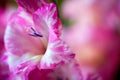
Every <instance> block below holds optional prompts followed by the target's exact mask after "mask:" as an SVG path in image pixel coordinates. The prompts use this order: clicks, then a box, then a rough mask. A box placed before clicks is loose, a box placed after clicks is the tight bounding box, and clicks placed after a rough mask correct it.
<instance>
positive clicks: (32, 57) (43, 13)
mask: <svg viewBox="0 0 120 80" xmlns="http://www.w3.org/2000/svg"><path fill="white" fill-rule="evenodd" d="M17 2H18V4H19V7H18V11H17V12H16V14H14V15H13V16H12V17H11V19H10V22H9V24H8V26H7V29H6V32H5V47H6V50H7V52H6V57H7V60H6V61H7V63H8V65H9V68H10V71H11V77H10V80H18V79H19V80H31V79H32V80H33V79H34V76H33V75H31V74H34V73H36V75H35V76H38V78H37V77H35V78H37V79H42V80H56V79H57V78H58V77H59V76H60V79H61V78H62V79H66V78H71V79H70V80H75V79H77V80H80V78H81V76H80V72H79V66H78V65H77V64H76V62H75V60H74V53H73V52H72V51H71V50H70V48H69V47H68V46H67V44H66V43H65V42H64V41H63V40H62V39H61V30H62V24H61V21H60V20H59V18H58V17H57V11H56V5H55V4H54V3H47V2H45V1H44V0H37V1H35V0H31V1H29V0H24V1H23V0H17ZM41 69H42V70H41ZM46 69H49V70H48V72H47V73H46V71H47V70H46ZM64 69H65V70H64ZM68 70H69V71H70V73H68ZM44 72H45V73H44ZM56 72H57V73H56ZM59 72H60V73H61V74H59ZM49 73H50V74H51V73H52V74H54V75H55V74H56V76H53V78H52V76H50V77H46V76H47V75H49ZM43 74H45V75H44V76H39V75H43ZM37 79H36V80H37Z"/></svg>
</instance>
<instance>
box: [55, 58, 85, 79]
mask: <svg viewBox="0 0 120 80" xmlns="http://www.w3.org/2000/svg"><path fill="white" fill-rule="evenodd" d="M54 71H55V75H56V76H57V77H58V78H60V79H61V80H83V79H82V75H81V71H80V67H79V65H78V64H77V63H76V61H75V60H72V61H70V62H68V63H65V64H59V65H57V67H56V68H55V69H54Z"/></svg>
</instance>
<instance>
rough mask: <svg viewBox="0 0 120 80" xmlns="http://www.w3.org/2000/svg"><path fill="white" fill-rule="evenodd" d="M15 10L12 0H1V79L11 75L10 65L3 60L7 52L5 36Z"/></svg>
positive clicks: (3, 79) (6, 78)
mask: <svg viewBox="0 0 120 80" xmlns="http://www.w3.org/2000/svg"><path fill="white" fill-rule="evenodd" d="M8 3H9V4H8ZM15 10H16V9H15V7H14V6H13V5H11V4H10V0H0V80H8V76H9V69H8V66H7V64H6V63H5V62H4V61H3V60H2V56H3V53H4V52H5V48H4V40H3V38H4V32H5V29H6V26H7V23H8V21H9V18H10V16H11V15H12V14H13V13H14V12H15Z"/></svg>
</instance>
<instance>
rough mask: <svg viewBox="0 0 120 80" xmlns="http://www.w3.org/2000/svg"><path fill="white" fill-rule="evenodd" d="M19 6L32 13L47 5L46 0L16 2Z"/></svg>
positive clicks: (21, 0) (20, 0) (19, 0)
mask: <svg viewBox="0 0 120 80" xmlns="http://www.w3.org/2000/svg"><path fill="white" fill-rule="evenodd" d="M16 2H17V3H18V4H19V6H21V7H23V8H24V9H25V10H26V11H27V12H30V13H33V12H34V11H36V10H37V9H38V8H39V7H41V6H42V5H45V4H47V3H48V2H49V1H48V0H16Z"/></svg>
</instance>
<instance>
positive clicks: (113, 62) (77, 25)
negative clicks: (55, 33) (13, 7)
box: [61, 0, 120, 80]
mask: <svg viewBox="0 0 120 80" xmlns="http://www.w3.org/2000/svg"><path fill="white" fill-rule="evenodd" d="M118 6H119V0H101V1H99V0H65V1H64V2H63V5H62V8H61V10H62V12H63V16H64V17H66V18H67V19H70V20H72V21H73V24H72V25H70V26H69V27H68V28H67V29H65V35H66V36H65V40H66V42H67V43H68V44H69V45H70V48H72V50H73V52H75V53H76V60H77V61H78V63H79V64H80V65H81V69H82V72H83V76H84V80H93V79H92V78H91V79H90V78H88V77H89V75H91V74H92V75H91V76H93V77H94V75H93V74H98V75H99V76H101V79H103V80H115V75H116V73H117V71H118V69H119V64H120V59H119V58H120V14H119V7H118ZM101 79H100V80H101ZM94 80H96V79H95V78H94Z"/></svg>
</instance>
